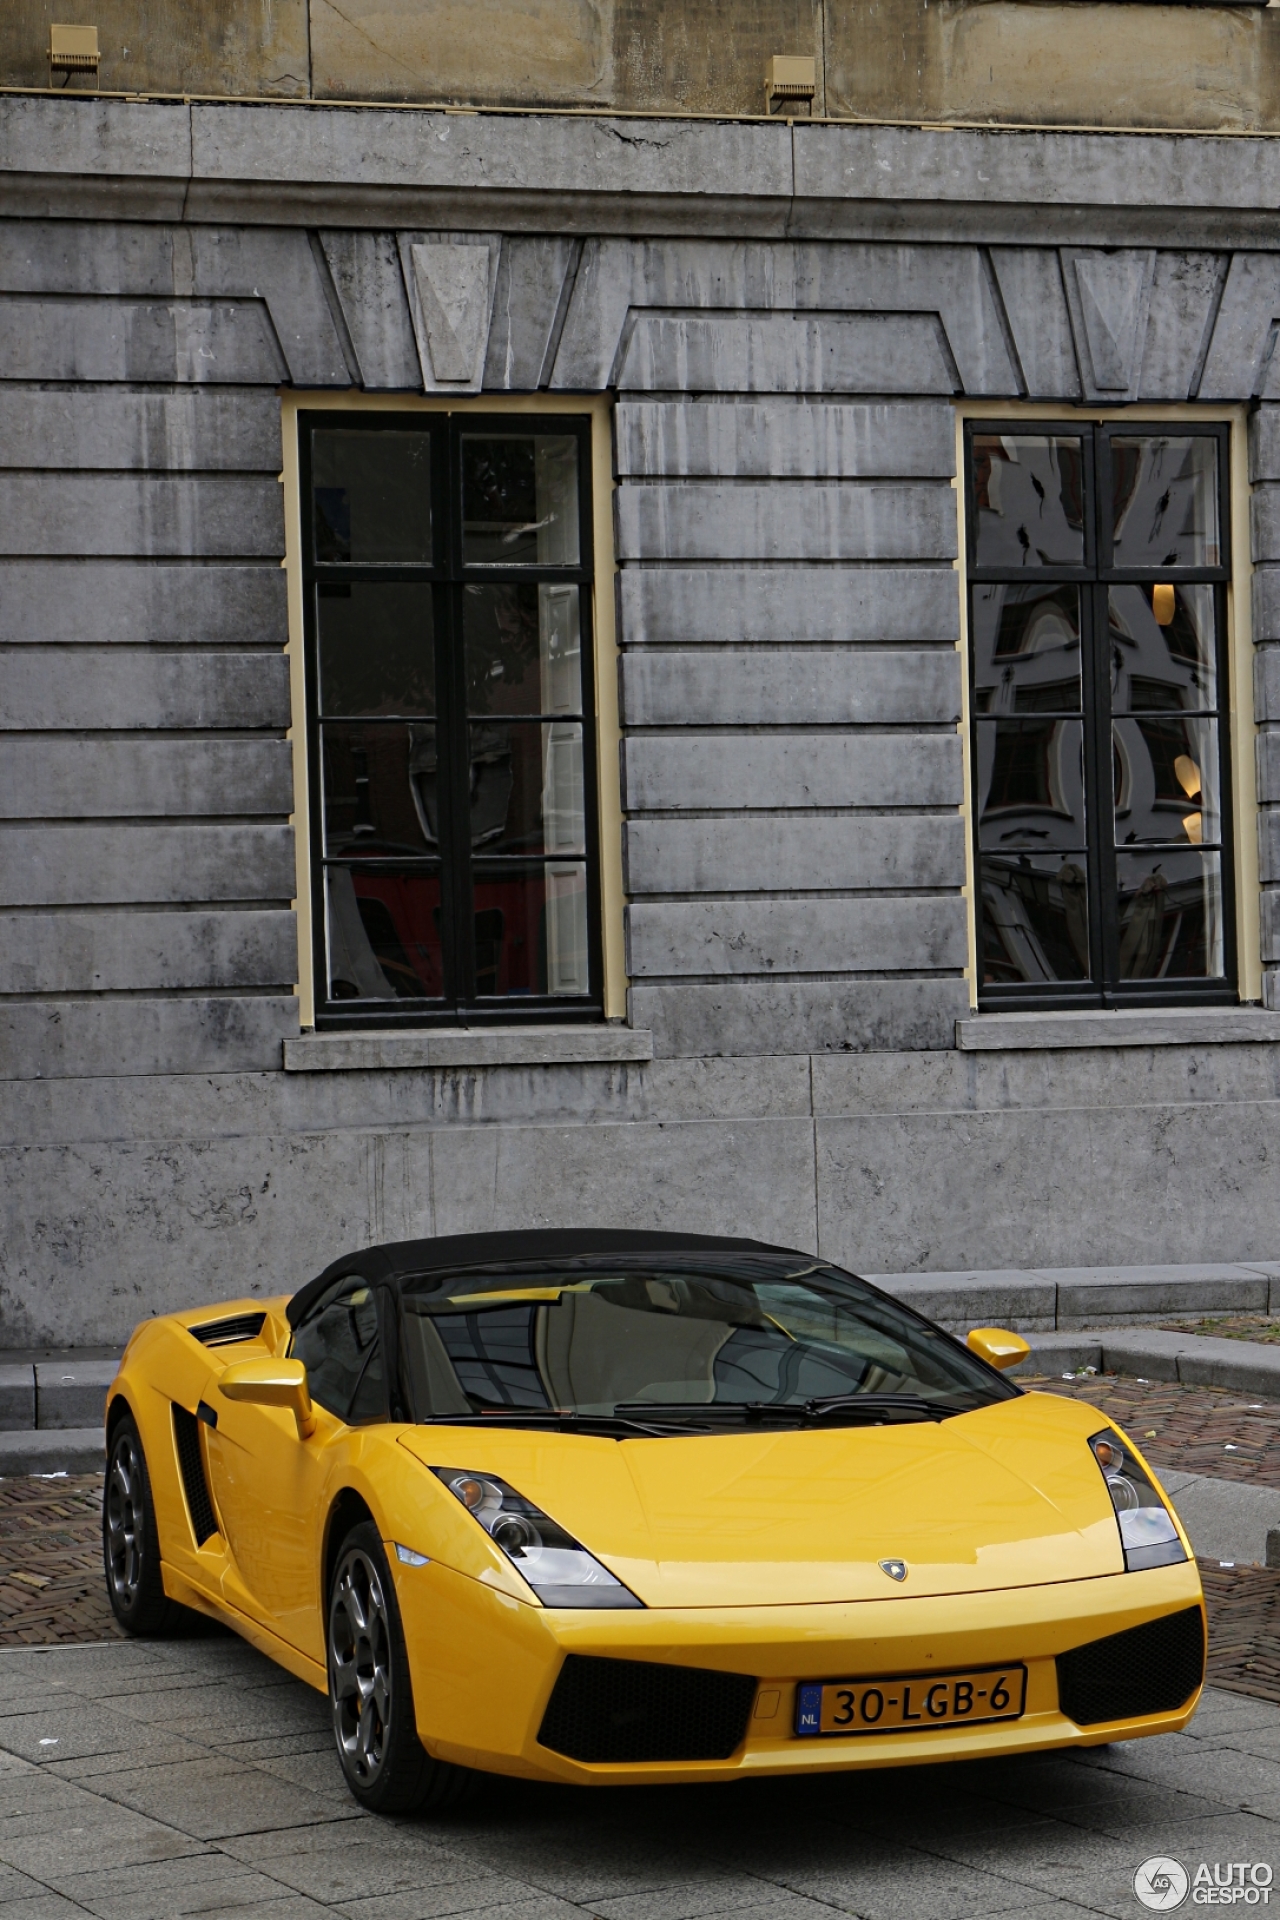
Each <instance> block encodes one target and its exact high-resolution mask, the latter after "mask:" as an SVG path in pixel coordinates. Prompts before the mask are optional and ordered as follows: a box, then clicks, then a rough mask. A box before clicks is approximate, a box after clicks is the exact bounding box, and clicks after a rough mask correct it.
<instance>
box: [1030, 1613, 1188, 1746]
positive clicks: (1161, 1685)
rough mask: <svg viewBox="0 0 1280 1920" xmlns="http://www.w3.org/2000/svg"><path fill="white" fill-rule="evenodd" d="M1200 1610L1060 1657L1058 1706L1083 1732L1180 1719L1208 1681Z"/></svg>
mask: <svg viewBox="0 0 1280 1920" xmlns="http://www.w3.org/2000/svg"><path fill="white" fill-rule="evenodd" d="M1204 1652H1205V1649H1204V1619H1203V1616H1202V1614H1201V1612H1200V1609H1199V1607H1184V1608H1183V1610H1182V1612H1181V1613H1166V1614H1164V1615H1162V1617H1161V1618H1160V1619H1159V1620H1148V1621H1147V1622H1146V1623H1145V1624H1144V1625H1143V1626H1140V1627H1129V1628H1128V1629H1127V1630H1126V1631H1125V1632H1124V1633H1109V1634H1108V1635H1107V1637H1106V1639H1105V1640H1090V1641H1088V1642H1087V1643H1086V1644H1085V1645H1084V1646H1083V1647H1073V1648H1072V1649H1071V1651H1070V1653H1060V1654H1059V1655H1058V1662H1057V1664H1058V1704H1059V1706H1060V1707H1061V1708H1062V1711H1063V1712H1064V1713H1065V1714H1066V1716H1067V1718H1068V1720H1074V1721H1075V1723H1076V1725H1077V1726H1078V1727H1096V1726H1097V1725H1098V1723H1099V1721H1102V1720H1136V1719H1137V1718H1138V1717H1139V1716H1140V1715H1144V1714H1149V1713H1176V1712H1177V1710H1178V1708H1179V1707H1182V1706H1185V1705H1186V1703H1187V1701H1188V1700H1189V1699H1190V1698H1191V1696H1192V1694H1193V1693H1194V1692H1195V1690H1196V1688H1197V1687H1198V1686H1199V1685H1200V1682H1201V1681H1202V1680H1203V1679H1204Z"/></svg>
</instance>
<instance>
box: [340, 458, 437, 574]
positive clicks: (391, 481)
mask: <svg viewBox="0 0 1280 1920" xmlns="http://www.w3.org/2000/svg"><path fill="white" fill-rule="evenodd" d="M430 450H431V439H430V435H429V434H426V433H370V432H361V431H359V430H358V429H356V430H352V429H350V428H339V429H336V430H335V429H330V428H325V429H323V430H322V431H317V432H314V433H313V434H312V436H311V485H312V492H313V496H314V500H315V542H316V559H317V560H318V561H319V562H320V563H321V564H322V565H323V564H324V563H325V562H326V561H328V562H347V561H351V562H355V563H363V564H373V563H377V562H379V561H382V562H390V561H393V560H416V561H423V562H430V559H431V455H430Z"/></svg>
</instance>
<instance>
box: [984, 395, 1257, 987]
mask: <svg viewBox="0 0 1280 1920" xmlns="http://www.w3.org/2000/svg"><path fill="white" fill-rule="evenodd" d="M979 434H988V435H989V434H998V435H1005V436H1009V437H1016V436H1019V435H1028V436H1036V437H1040V436H1053V435H1063V436H1069V437H1070V438H1072V439H1078V440H1080V441H1081V443H1082V447H1081V451H1082V472H1083V498H1084V502H1085V503H1086V504H1085V509H1084V512H1083V543H1084V563H1083V564H1082V565H1081V566H1078V567H1077V566H1066V565H1064V566H1052V567H1045V566H1020V567H1018V568H1016V569H1014V568H1012V567H994V566H985V567H984V566H980V565H979V564H978V558H977V543H978V532H979V519H978V508H977V500H976V489H975V478H976V471H975V461H974V453H973V441H974V438H975V436H976V435H979ZM1135 434H1137V435H1151V436H1152V437H1159V436H1167V437H1170V438H1177V437H1189V436H1196V437H1199V438H1205V439H1212V440H1214V441H1215V442H1216V444H1217V447H1218V467H1217V475H1218V516H1219V518H1218V526H1219V552H1220V554H1221V556H1222V564H1221V565H1219V566H1216V567H1181V566H1167V565H1161V566H1158V567H1117V566H1115V565H1114V564H1113V546H1112V540H1113V529H1112V526H1111V516H1110V514H1109V513H1106V512H1104V511H1103V503H1104V502H1105V501H1107V500H1109V499H1111V498H1112V455H1111V443H1112V441H1113V440H1114V439H1121V440H1123V439H1127V438H1129V437H1131V436H1133V435H1135ZM962 483H963V487H964V513H965V554H964V559H965V582H964V592H965V606H966V633H967V636H968V637H967V649H966V651H967V658H966V661H965V674H966V683H967V687H968V695H969V726H968V733H969V752H970V767H971V774H970V786H969V794H968V802H969V813H970V823H969V824H970V844H971V857H972V866H973V880H974V914H975V922H974V924H975V930H976V952H975V954H974V963H975V966H976V969H977V977H978V1007H979V1011H980V1012H988V1013H995V1012H1001V1011H1004V1012H1017V1011H1031V1010H1037V1009H1039V1010H1042V1011H1046V1012H1047V1011H1064V1010H1070V1009H1072V1008H1098V1007H1101V1008H1118V1007H1159V1006H1188V1005H1233V1006H1234V1005H1237V1004H1238V1003H1239V985H1238V982H1239V957H1238V952H1237V938H1236V874H1235V822H1234V818H1233V809H1232V801H1233V785H1232V748H1233V744H1234V743H1233V741H1232V693H1233V690H1234V676H1233V673H1232V662H1231V647H1230V640H1229V635H1228V626H1227V621H1228V605H1227V596H1228V588H1229V586H1230V583H1231V578H1232V570H1231V552H1232V545H1231V508H1232V501H1231V426H1230V423H1229V422H1227V421H1221V420H1197V419H1195V418H1187V419H1179V420H1168V419H1164V420H1161V419H1151V418H1147V417H1144V416H1143V415H1142V413H1141V412H1140V411H1138V410H1136V409H1135V412H1134V414H1133V416H1132V417H1125V418H1110V419H1105V420H1098V419H1092V418H1085V419H1083V420H1082V419H1080V418H1079V417H1077V418H1075V419H1072V418H1071V417H1070V416H1066V417H1063V416H1062V415H1057V414H1050V413H1046V414H1044V415H1038V414H1027V415H1019V416H1018V417H1016V418H1009V417H1005V418H1004V419H995V420H991V419H983V418H980V417H973V418H966V420H965V422H964V468H963V474H962ZM1090 503H1091V504H1090ZM1155 581H1160V582H1164V581H1170V582H1173V583H1174V584H1176V585H1179V586H1194V585H1200V584H1205V585H1211V586H1212V587H1213V589H1214V638H1215V643H1216V647H1217V659H1216V668H1217V706H1216V708H1215V710H1214V711H1215V714H1216V723H1217V744H1218V755H1219V761H1218V764H1219V784H1220V791H1219V809H1220V820H1221V837H1220V841H1219V842H1218V845H1219V847H1220V862H1221V887H1222V896H1221V899H1222V907H1221V910H1222V939H1223V973H1222V974H1221V975H1218V976H1214V977H1213V978H1211V979H1210V978H1206V979H1188V978H1182V979H1177V980H1171V981H1159V980H1136V981H1129V980H1124V979H1122V978H1121V976H1120V973H1119V965H1118V953H1119V938H1120V935H1119V915H1118V912H1117V906H1116V897H1117V896H1116V852H1117V848H1116V844H1115V834H1114V829H1113V812H1112V809H1113V805H1114V800H1113V792H1114V789H1113V773H1112V718H1113V716H1112V707H1111V679H1110V663H1109V656H1108V618H1107V593H1108V589H1109V588H1110V587H1112V586H1119V585H1137V586H1146V585H1150V584H1151V583H1152V582H1155ZM1037 583H1039V584H1045V585H1053V584H1057V583H1060V584H1062V585H1078V586H1079V588H1080V612H1081V648H1080V652H1081V707H1080V710H1081V724H1082V730H1083V739H1084V790H1085V805H1086V837H1087V842H1088V855H1087V878H1088V899H1089V943H1090V960H1091V971H1092V975H1093V977H1092V978H1091V979H1089V980H1087V981H1080V982H1075V981H1069V980H1054V981H1046V982H1044V983H1043V985H1040V984H1035V983H1032V982H1029V981H1009V982H990V983H988V982H986V981H984V980H983V978H982V973H983V964H984V962H983V955H984V951H985V944H984V937H983V887H982V855H983V849H982V845H981V826H982V822H981V819H980V816H979V794H978V790H977V779H978V765H979V759H978V730H979V727H980V725H981V724H982V721H983V718H984V716H983V715H982V714H980V713H979V711H978V703H977V688H976V665H977V656H976V651H975V647H974V617H973V604H974V603H973V589H974V587H977V586H982V585H984V584H991V585H1007V584H1027V585H1034V584H1037ZM1121 717H1124V716H1123V715H1122V716H1121ZM1027 718H1028V720H1033V719H1034V715H1031V714H1029V715H1028V716H1027Z"/></svg>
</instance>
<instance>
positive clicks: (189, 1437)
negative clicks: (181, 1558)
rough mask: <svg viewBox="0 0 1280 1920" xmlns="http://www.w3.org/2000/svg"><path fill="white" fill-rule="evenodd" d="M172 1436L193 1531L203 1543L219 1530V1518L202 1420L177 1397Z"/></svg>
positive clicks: (201, 1543)
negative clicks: (202, 1443)
mask: <svg viewBox="0 0 1280 1920" xmlns="http://www.w3.org/2000/svg"><path fill="white" fill-rule="evenodd" d="M173 1437H174V1440H175V1441H176V1442H177V1447H178V1466H179V1469H180V1471H181V1473H182V1488H183V1492H184V1493H185V1494H186V1496H187V1512H188V1513H189V1514H190V1515H191V1531H192V1532H193V1533H194V1534H195V1537H196V1545H197V1546H198V1547H202V1546H203V1545H204V1543H205V1541H206V1540H209V1539H212V1537H213V1535H214V1534H215V1533H216V1532H217V1531H218V1519H217V1515H216V1514H215V1513H214V1511H213V1501H212V1500H211V1499H210V1498H209V1482H208V1481H207V1480H206V1479H205V1475H204V1458H203V1456H202V1454H201V1452H200V1423H199V1421H198V1420H197V1419H196V1417H195V1415H194V1413H188V1412H187V1410H186V1408H185V1407H180V1406H178V1404H177V1402H176V1401H175V1403H174V1408H173Z"/></svg>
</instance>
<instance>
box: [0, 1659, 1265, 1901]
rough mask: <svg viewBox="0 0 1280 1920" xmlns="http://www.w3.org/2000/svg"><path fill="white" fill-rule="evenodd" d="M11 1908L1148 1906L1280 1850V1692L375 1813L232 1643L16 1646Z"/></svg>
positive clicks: (9, 1686) (11, 1689) (303, 1712)
mask: <svg viewBox="0 0 1280 1920" xmlns="http://www.w3.org/2000/svg"><path fill="white" fill-rule="evenodd" d="M0 1707H2V1711H0V1914H3V1915H5V1916H6V1920H7V1916H8V1915H9V1914H12V1915H13V1917H14V1920H64V1917H65V1920H71V1916H73V1915H83V1914H94V1915H98V1916H101V1920H168V1916H177V1915H189V1914H234V1915H236V1916H238V1920H312V1917H313V1916H314V1917H315V1920H319V1916H322V1915H326V1914H339V1915H342V1916H344V1917H345V1920H444V1917H445V1916H449V1915H476V1916H480V1915H483V1916H485V1920H587V1917H588V1916H591V1917H594V1920H701V1916H708V1917H709V1916H712V1915H728V1914H732V1915H734V1916H735V1920H829V1917H830V1916H832V1915H834V1914H852V1915H857V1916H861V1917H862V1920H978V1916H986V1915H993V1914H1000V1915H1005V1916H1008V1917H1009V1920H1017V1916H1019V1915H1022V1914H1031V1915H1035V1916H1036V1920H1042V1917H1043V1920H1051V1917H1052V1916H1055V1915H1068V1914H1080V1913H1094V1914H1111V1915H1118V1916H1125V1917H1126V1920H1129V1917H1131V1916H1137V1915H1140V1914H1141V1913H1142V1911H1143V1909H1142V1908H1141V1907H1140V1906H1139V1904H1138V1902H1137V1900H1136V1899H1135V1897H1134V1895H1133V1892H1132V1876H1133V1874H1134V1871H1135V1869H1136V1868H1137V1867H1138V1866H1139V1864H1140V1863H1141V1862H1142V1861H1144V1860H1146V1859H1148V1858H1150V1857H1151V1856H1152V1855H1153V1854H1157V1853H1172V1854H1173V1855H1174V1856H1175V1857H1176V1858H1178V1859H1180V1860H1182V1861H1183V1863H1184V1864H1185V1865H1187V1866H1188V1867H1189V1868H1190V1869H1191V1871H1192V1872H1193V1873H1194V1871H1195V1869H1196V1867H1197V1866H1198V1865H1199V1863H1200V1862H1201V1861H1205V1862H1208V1863H1214V1862H1222V1863H1225V1862H1228V1861H1237V1860H1243V1861H1249V1862H1254V1861H1257V1862H1266V1863H1267V1864H1268V1865H1270V1866H1272V1867H1273V1868H1275V1867H1277V1866H1280V1707H1276V1706H1273V1705H1271V1704H1269V1703H1266V1702H1262V1701H1253V1700H1245V1699H1242V1698H1240V1697H1239V1696H1235V1695H1229V1694H1222V1693H1210V1694H1209V1695H1207V1696H1206V1700H1205V1703H1204V1705H1203V1706H1202V1707H1201V1709H1200V1712H1199V1713H1198V1714H1197V1716H1196V1719H1195V1721H1194V1722H1193V1724H1192V1727H1191V1730H1190V1731H1189V1732H1188V1733H1186V1734H1183V1735H1175V1736H1170V1737H1167V1738H1165V1739H1161V1740H1149V1741H1135V1742H1130V1743H1127V1744H1122V1745H1118V1746H1113V1747H1108V1748H1098V1749H1092V1750H1085V1751H1081V1752H1079V1753H1076V1754H1067V1755H1064V1754H1044V1755H1039V1756H1032V1757H1029V1758H1020V1759H1018V1760H1009V1761H1005V1760H996V1761H983V1762H978V1763H971V1764H968V1765H953V1766H942V1767H937V1766H935V1767H929V1768H927V1769H924V1770H918V1769H915V1768H906V1769H893V1770H889V1771H884V1772H880V1773H874V1774H862V1775H853V1774H849V1775H830V1776H826V1777H825V1778H818V1779H811V1780H806V1781H803V1782H800V1781H786V1780H783V1781H777V1780H774V1781H755V1782H751V1783H747V1784H744V1785H737V1786H733V1787H725V1788H721V1787H700V1788H694V1787H690V1788H657V1789H650V1790H618V1791H600V1792H590V1791H584V1790H569V1789H559V1788H547V1787H534V1786H528V1785H523V1784H519V1783H498V1784H496V1785H495V1786H494V1787H493V1788H492V1789H490V1790H489V1791H488V1792H487V1794H486V1796H485V1797H484V1798H483V1799H482V1800H481V1802H480V1803H479V1804H478V1805H476V1806H474V1807H472V1808H470V1809H468V1810H466V1811H461V1812H455V1813H452V1814H449V1815H447V1816H424V1817H422V1818H419V1819H417V1820H412V1821H399V1822H387V1821H381V1820H377V1819H374V1818H372V1817H369V1816H365V1815H363V1814H361V1813H359V1812H358V1811H357V1809H356V1808H355V1807H354V1805H353V1803H352V1802H351V1801H350V1800H349V1799H348V1797H347V1795H346V1793H345V1790H344V1789H343V1787H342V1785H341V1784H340V1780H339V1777H338V1773H337V1767H336V1763H335V1761H334V1758H333V1755H332V1753H331V1751H330V1750H329V1739H330V1736H329V1731H328V1727H327V1724H326V1715H327V1710H326V1705H325V1702H324V1700H323V1699H322V1698H320V1697H319V1696H318V1695H316V1694H314V1693H312V1692H311V1691H310V1690H309V1689H308V1688H306V1687H303V1686H302V1685H301V1684H300V1683H298V1682H296V1681H293V1680H291V1679H289V1678H288V1677H287V1676H285V1675H284V1674H282V1673H281V1672H280V1671H279V1669H277V1668H275V1667H272V1666H271V1665H270V1664H269V1663H268V1662H267V1661H266V1660H264V1659H262V1658H261V1657H260V1656H259V1655H257V1654H255V1653H254V1652H253V1651H252V1650H251V1649H250V1648H248V1647H246V1646H244V1645H243V1644H242V1643H241V1642H240V1641H238V1640H235V1639H234V1638H226V1639H211V1640H188V1641H182V1642H176V1643H168V1644H166V1645H163V1646H160V1645H155V1644H148V1645H138V1644H133V1643H127V1642H120V1643H116V1644H112V1645H105V1646H94V1647H77V1648H71V1647H68V1648H56V1649H53V1650H51V1651H46V1652H36V1651H30V1650H25V1649H23V1650H16V1649H15V1650H12V1651H9V1652H6V1653H3V1654H0Z"/></svg>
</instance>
